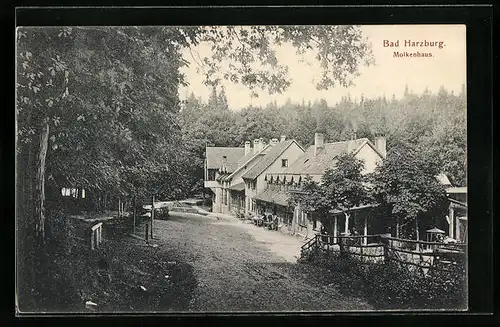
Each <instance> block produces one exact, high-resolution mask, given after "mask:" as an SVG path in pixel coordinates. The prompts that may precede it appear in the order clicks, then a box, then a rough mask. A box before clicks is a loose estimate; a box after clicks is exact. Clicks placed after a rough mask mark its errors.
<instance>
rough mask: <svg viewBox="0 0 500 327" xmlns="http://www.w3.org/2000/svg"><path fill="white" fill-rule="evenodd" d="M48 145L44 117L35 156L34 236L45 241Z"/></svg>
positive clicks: (46, 120) (46, 125) (46, 123)
mask: <svg viewBox="0 0 500 327" xmlns="http://www.w3.org/2000/svg"><path fill="white" fill-rule="evenodd" d="M48 145H49V121H48V119H45V121H44V122H43V124H42V128H41V131H40V148H39V149H40V150H39V152H38V158H37V164H36V165H37V173H36V192H35V201H34V202H35V231H36V237H37V238H38V239H39V240H40V241H41V242H42V243H44V242H45V162H46V158H47V150H48Z"/></svg>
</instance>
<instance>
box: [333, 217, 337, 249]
mask: <svg viewBox="0 0 500 327" xmlns="http://www.w3.org/2000/svg"><path fill="white" fill-rule="evenodd" d="M333 243H337V215H335V216H334V219H333Z"/></svg>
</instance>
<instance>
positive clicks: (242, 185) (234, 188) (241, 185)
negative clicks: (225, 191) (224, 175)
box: [229, 182, 245, 192]
mask: <svg viewBox="0 0 500 327" xmlns="http://www.w3.org/2000/svg"><path fill="white" fill-rule="evenodd" d="M229 189H230V190H231V191H239V192H241V191H244V190H245V183H243V182H241V183H238V184H235V185H232V186H230V187H229Z"/></svg>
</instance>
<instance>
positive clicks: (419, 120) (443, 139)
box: [181, 87, 467, 190]
mask: <svg viewBox="0 0 500 327" xmlns="http://www.w3.org/2000/svg"><path fill="white" fill-rule="evenodd" d="M466 105H467V103H466V93H465V88H464V87H463V88H462V91H461V92H460V93H459V94H454V93H453V92H450V91H448V90H446V89H445V88H444V87H441V88H440V89H439V90H438V92H437V93H432V92H430V91H429V90H425V91H424V92H423V93H422V94H415V93H413V92H411V91H410V90H409V89H408V87H407V88H406V91H405V93H404V95H403V96H402V97H401V98H396V97H395V96H392V97H391V98H390V99H387V98H386V97H385V96H384V95H381V96H380V97H378V98H364V97H361V99H353V98H351V97H349V96H348V97H344V98H342V99H341V101H339V102H338V103H335V104H331V105H330V104H328V103H327V102H326V100H324V99H318V100H317V101H314V102H312V103H311V102H308V103H304V102H302V103H292V102H291V101H290V100H288V101H287V102H286V103H285V104H284V105H277V104H276V102H273V103H269V104H268V105H267V106H265V107H251V106H249V107H245V108H235V109H239V110H230V109H229V108H228V104H227V98H226V94H225V91H224V89H223V88H220V89H219V91H217V89H216V88H215V87H213V89H212V92H211V95H210V97H209V99H208V101H207V102H204V101H203V100H202V99H201V98H199V97H196V95H195V94H191V95H190V96H189V97H188V98H187V99H186V100H185V102H184V104H183V106H182V110H181V121H182V133H183V137H185V138H186V142H188V143H189V145H190V151H191V152H192V153H193V154H195V155H197V157H196V158H197V160H198V161H197V167H199V171H198V172H197V173H196V175H195V176H197V178H198V179H197V180H196V178H194V176H193V180H192V182H193V183H194V184H193V190H194V189H198V190H199V189H200V188H201V187H202V181H201V179H202V178H203V174H202V170H201V167H202V164H203V153H204V149H205V146H243V144H244V142H245V141H246V140H253V139H255V138H260V137H262V138H264V139H267V140H269V139H270V138H273V137H279V136H280V135H286V136H287V137H288V138H295V139H296V140H297V141H298V142H300V143H301V144H302V145H303V146H308V145H310V144H312V142H313V141H314V131H315V130H316V129H318V128H319V129H322V130H324V131H325V140H326V141H327V142H335V141H342V140H347V139H350V138H352V137H358V138H360V137H367V138H369V139H370V140H373V139H374V137H375V136H385V137H386V138H387V148H388V150H389V151H390V149H391V148H393V147H395V146H397V145H398V144H401V143H408V144H410V145H413V146H415V147H416V148H417V149H418V152H419V153H420V154H421V155H422V157H426V158H429V159H430V160H433V161H435V162H436V164H437V165H438V166H439V167H441V169H442V172H443V173H445V174H447V175H448V177H449V178H450V180H451V182H452V183H453V184H454V185H457V186H463V185H465V184H466V165H467V162H466V159H467V158H466V142H467V141H466V130H467V126H466V114H467V112H466Z"/></svg>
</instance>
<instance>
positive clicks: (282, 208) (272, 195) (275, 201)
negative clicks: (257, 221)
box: [254, 185, 293, 229]
mask: <svg viewBox="0 0 500 327" xmlns="http://www.w3.org/2000/svg"><path fill="white" fill-rule="evenodd" d="M254 200H255V201H256V204H257V213H258V214H261V215H264V214H266V215H267V214H271V215H276V216H277V218H278V224H279V225H280V227H282V226H283V225H284V226H287V227H288V228H289V229H291V228H292V222H293V209H292V208H291V207H290V206H289V205H288V194H287V193H286V191H284V190H283V189H282V188H281V187H280V186H279V185H269V186H268V187H267V189H265V190H264V191H262V192H260V193H259V194H257V195H256V196H255V197H254Z"/></svg>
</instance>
